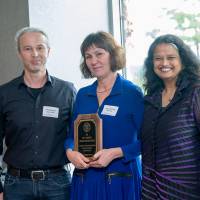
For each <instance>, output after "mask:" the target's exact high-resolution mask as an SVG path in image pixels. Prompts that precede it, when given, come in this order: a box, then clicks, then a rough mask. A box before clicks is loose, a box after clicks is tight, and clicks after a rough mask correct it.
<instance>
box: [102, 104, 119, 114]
mask: <svg viewBox="0 0 200 200" xmlns="http://www.w3.org/2000/svg"><path fill="white" fill-rule="evenodd" d="M118 109H119V107H118V106H109V105H105V106H104V108H103V110H102V112H101V114H102V115H110V116H116V114H117V111H118Z"/></svg>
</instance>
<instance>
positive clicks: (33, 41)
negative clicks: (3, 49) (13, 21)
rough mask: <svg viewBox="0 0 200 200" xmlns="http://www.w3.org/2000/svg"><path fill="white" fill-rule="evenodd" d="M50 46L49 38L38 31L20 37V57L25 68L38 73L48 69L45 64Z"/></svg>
mask: <svg viewBox="0 0 200 200" xmlns="http://www.w3.org/2000/svg"><path fill="white" fill-rule="evenodd" d="M49 50H50V48H49V47H48V45H47V39H46V37H45V36H44V35H42V34H41V33H38V32H27V33H24V34H23V35H22V36H21V37H20V39H19V52H18V54H19V57H20V59H21V61H22V63H23V64H24V70H25V71H28V72H30V73H38V72H40V71H44V70H46V68H45V64H46V61H47V58H48V56H49Z"/></svg>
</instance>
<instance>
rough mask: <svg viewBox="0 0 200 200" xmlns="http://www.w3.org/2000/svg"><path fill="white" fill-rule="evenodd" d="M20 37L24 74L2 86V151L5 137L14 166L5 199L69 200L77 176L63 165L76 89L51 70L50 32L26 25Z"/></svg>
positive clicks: (10, 163)
mask: <svg viewBox="0 0 200 200" xmlns="http://www.w3.org/2000/svg"><path fill="white" fill-rule="evenodd" d="M16 42H17V49H18V55H19V58H20V60H21V61H22V63H23V66H24V71H23V74H22V75H21V76H19V77H18V78H16V79H14V80H12V81H10V82H9V83H6V84H4V85H2V86H1V87H0V139H1V146H0V150H1V152H2V149H3V141H2V140H3V138H4V137H5V143H6V146H7V150H6V152H5V155H4V161H5V162H6V163H7V168H8V172H7V174H6V178H5V183H4V200H22V199H23V200H33V199H34V200H37V199H42V200H46V199H48V200H55V199H57V200H67V199H69V189H70V181H71V176H70V172H68V171H66V170H64V168H63V166H64V165H65V164H66V163H67V162H68V161H67V159H66V156H65V151H64V140H65V138H66V135H67V133H68V128H69V123H70V119H71V112H72V106H73V103H74V99H75V95H76V90H75V88H74V86H73V84H72V83H70V82H66V81H63V80H60V79H58V78H55V77H53V76H50V75H49V74H48V72H47V69H46V67H45V65H46V61H47V58H48V56H49V52H50V47H49V41H48V37H47V35H46V33H45V32H44V31H42V30H40V29H37V28H31V27H25V28H23V29H21V30H19V31H18V32H17V34H16ZM1 191H2V190H1Z"/></svg>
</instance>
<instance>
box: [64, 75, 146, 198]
mask: <svg viewBox="0 0 200 200" xmlns="http://www.w3.org/2000/svg"><path fill="white" fill-rule="evenodd" d="M96 89H97V81H95V82H94V83H93V84H92V85H90V86H87V87H84V88H82V89H80V90H79V92H78V94H77V97H76V102H75V106H74V116H73V119H76V117H77V115H78V114H89V113H98V115H99V116H100V118H101V119H102V122H103V148H104V149H106V148H114V147H121V149H122V151H123V155H124V157H123V158H118V159H115V160H113V161H112V162H111V163H110V164H109V165H108V166H107V167H105V168H89V169H86V170H77V169H75V170H74V173H73V178H72V193H71V199H72V200H139V199H140V192H141V165H140V153H141V145H140V140H139V138H140V136H139V135H138V133H139V130H140V126H141V121H142V118H143V95H142V92H141V90H140V89H139V88H138V87H137V86H136V85H134V84H133V83H131V82H130V81H128V80H126V79H124V78H123V77H122V76H121V75H119V74H118V75H117V79H116V81H115V84H114V86H113V88H112V91H111V93H110V95H109V96H108V97H107V98H106V99H105V100H104V101H103V103H102V105H101V106H100V107H99V105H98V99H97V95H96ZM105 105H107V106H116V107H115V108H118V110H117V113H116V114H115V115H114V116H111V115H109V114H105V113H104V114H103V113H102V110H103V109H104V108H105ZM72 124H73V123H72ZM72 130H73V127H72ZM65 144H66V146H65V147H66V148H73V131H71V135H70V137H68V139H67V140H66V143H65ZM116 172H118V173H120V174H126V175H127V174H130V176H126V175H125V176H121V175H120V176H117V175H116V176H115V175H114V176H112V175H111V176H110V174H111V173H114V174H116Z"/></svg>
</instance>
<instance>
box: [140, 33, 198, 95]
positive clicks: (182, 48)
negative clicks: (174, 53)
mask: <svg viewBox="0 0 200 200" xmlns="http://www.w3.org/2000/svg"><path fill="white" fill-rule="evenodd" d="M163 43H166V44H172V45H175V46H176V47H177V49H178V53H179V56H180V59H181V63H182V65H183V66H184V67H183V68H182V71H181V73H180V74H179V76H178V80H177V83H178V82H180V80H182V79H183V77H187V79H188V80H189V81H190V83H194V82H196V81H197V80H199V78H200V60H199V58H198V57H197V56H196V55H195V54H194V52H193V51H192V50H191V48H190V47H189V46H188V45H186V44H185V43H184V42H183V40H182V39H180V38H179V37H177V36H175V35H172V34H166V35H161V36H159V37H157V38H156V39H155V40H154V42H153V43H152V44H151V45H150V47H149V50H148V55H147V58H146V59H145V62H144V70H145V82H144V89H145V91H146V92H147V94H150V93H152V92H154V91H155V90H157V89H159V88H161V87H164V85H163V81H162V80H161V79H160V78H159V77H158V76H157V75H156V74H155V72H154V65H153V55H154V51H155V48H156V47H157V46H158V45H159V44H163Z"/></svg>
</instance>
